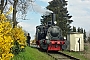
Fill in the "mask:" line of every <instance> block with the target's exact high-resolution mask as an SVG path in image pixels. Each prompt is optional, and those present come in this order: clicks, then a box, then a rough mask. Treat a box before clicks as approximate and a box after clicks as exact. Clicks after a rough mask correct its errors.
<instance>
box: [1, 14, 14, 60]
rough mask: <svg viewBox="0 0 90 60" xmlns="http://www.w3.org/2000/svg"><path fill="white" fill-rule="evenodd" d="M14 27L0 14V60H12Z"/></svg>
mask: <svg viewBox="0 0 90 60" xmlns="http://www.w3.org/2000/svg"><path fill="white" fill-rule="evenodd" d="M11 31H12V25H11V24H10V22H9V21H7V18H6V17H5V15H4V14H1V13H0V60H10V59H11V57H13V54H12V53H11V52H10V51H11V50H10V48H11V47H12V46H13V39H12V33H11Z"/></svg>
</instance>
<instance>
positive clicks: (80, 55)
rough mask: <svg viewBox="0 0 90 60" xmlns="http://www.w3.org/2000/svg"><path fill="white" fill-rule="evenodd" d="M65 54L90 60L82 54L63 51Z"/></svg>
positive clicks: (82, 59) (81, 59)
mask: <svg viewBox="0 0 90 60" xmlns="http://www.w3.org/2000/svg"><path fill="white" fill-rule="evenodd" d="M63 53H66V54H68V55H70V56H73V57H76V58H79V59H80V60H88V59H87V58H85V57H84V56H83V55H82V52H69V51H63Z"/></svg>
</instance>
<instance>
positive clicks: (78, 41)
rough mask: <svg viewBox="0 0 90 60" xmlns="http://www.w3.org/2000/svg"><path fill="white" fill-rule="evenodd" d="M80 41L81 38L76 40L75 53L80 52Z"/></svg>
mask: <svg viewBox="0 0 90 60" xmlns="http://www.w3.org/2000/svg"><path fill="white" fill-rule="evenodd" d="M80 41H81V38H79V37H76V38H75V51H79V50H80Z"/></svg>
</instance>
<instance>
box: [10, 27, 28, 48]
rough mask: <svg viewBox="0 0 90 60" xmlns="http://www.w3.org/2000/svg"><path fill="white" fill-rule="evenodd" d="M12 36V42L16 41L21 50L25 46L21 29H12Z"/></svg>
mask: <svg viewBox="0 0 90 60" xmlns="http://www.w3.org/2000/svg"><path fill="white" fill-rule="evenodd" d="M12 35H13V39H14V41H17V42H18V43H19V45H20V47H21V48H24V46H26V36H25V35H24V31H23V30H22V28H21V27H19V26H18V27H15V28H13V29H12Z"/></svg>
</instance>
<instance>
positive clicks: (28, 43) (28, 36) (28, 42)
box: [27, 33, 31, 46]
mask: <svg viewBox="0 0 90 60" xmlns="http://www.w3.org/2000/svg"><path fill="white" fill-rule="evenodd" d="M30 39H31V37H30V34H29V33H28V35H27V46H30Z"/></svg>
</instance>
